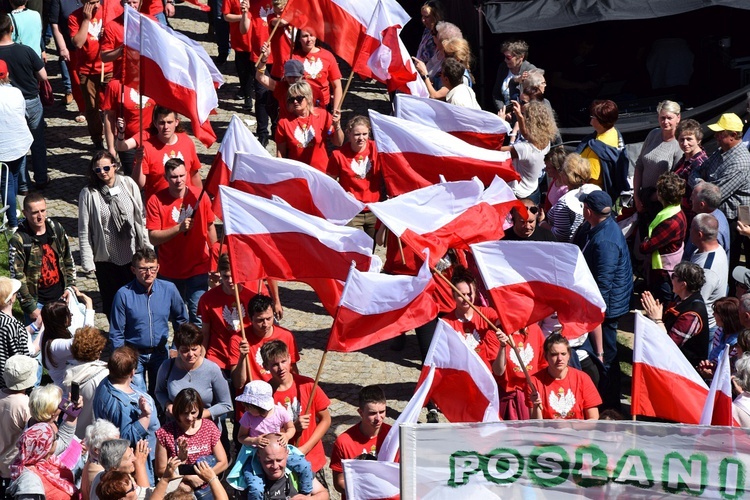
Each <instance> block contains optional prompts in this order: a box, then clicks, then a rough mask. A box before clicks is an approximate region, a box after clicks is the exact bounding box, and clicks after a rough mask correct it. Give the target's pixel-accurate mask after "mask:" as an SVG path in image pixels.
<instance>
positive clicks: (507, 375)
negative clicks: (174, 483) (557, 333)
mask: <svg viewBox="0 0 750 500" xmlns="http://www.w3.org/2000/svg"><path fill="white" fill-rule="evenodd" d="M508 337H512V338H513V343H514V344H515V345H516V347H517V348H518V354H520V355H521V361H522V362H523V365H524V366H526V371H527V372H528V373H530V374H532V373H536V372H537V371H539V370H540V369H541V368H545V367H546V366H547V360H545V359H544V347H543V344H544V334H543V333H542V329H541V328H539V325H537V324H536V323H532V324H531V325H529V326H527V327H526V328H522V329H520V330H519V331H517V332H515V333H513V334H511V335H507V334H506V333H505V332H497V339H498V340H499V341H500V354H499V355H498V357H496V358H495V362H494V363H492V373H494V375H495V380H496V381H497V387H498V389H499V390H500V418H501V419H503V420H528V419H529V417H530V416H531V415H530V413H529V408H528V406H527V405H526V388H527V384H526V375H524V373H523V369H522V368H521V363H520V362H519V359H518V358H517V357H516V355H515V354H514V352H513V349H512V348H510V347H509V346H508Z"/></svg>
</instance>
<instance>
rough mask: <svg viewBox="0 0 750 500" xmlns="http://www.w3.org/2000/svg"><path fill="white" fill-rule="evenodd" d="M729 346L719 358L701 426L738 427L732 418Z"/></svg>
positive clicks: (702, 414)
mask: <svg viewBox="0 0 750 500" xmlns="http://www.w3.org/2000/svg"><path fill="white" fill-rule="evenodd" d="M730 350H731V349H730V347H729V346H728V345H725V346H724V351H723V352H722V353H721V356H720V357H719V363H718V364H717V365H716V370H715V371H714V378H713V380H712V381H711V387H710V388H709V391H708V397H707V398H706V404H705V405H703V411H702V412H701V420H700V424H701V425H726V426H733V425H736V424H735V421H734V418H733V417H732V369H731V367H730V366H729V351H730Z"/></svg>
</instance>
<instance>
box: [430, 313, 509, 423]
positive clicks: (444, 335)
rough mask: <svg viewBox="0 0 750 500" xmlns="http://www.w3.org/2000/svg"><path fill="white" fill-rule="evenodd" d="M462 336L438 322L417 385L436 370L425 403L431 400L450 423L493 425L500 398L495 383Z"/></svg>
mask: <svg viewBox="0 0 750 500" xmlns="http://www.w3.org/2000/svg"><path fill="white" fill-rule="evenodd" d="M461 337H462V336H461V335H460V334H459V333H458V332H457V331H455V330H454V329H452V328H451V327H450V326H448V324H447V323H446V322H444V321H443V320H438V324H437V326H436V327H435V334H434V336H433V337H432V342H431V343H430V350H429V351H427V357H426V358H425V360H424V363H423V364H422V375H421V376H420V381H419V382H418V384H420V386H421V384H422V383H423V381H424V380H427V376H428V375H429V372H430V367H434V368H435V374H434V379H433V381H432V387H431V389H430V392H429V395H428V396H427V399H426V400H432V401H434V402H435V404H436V405H437V406H438V407H439V408H440V411H441V412H443V415H444V416H445V418H446V419H448V421H449V422H453V423H456V422H496V421H498V420H499V418H498V415H499V411H500V398H499V395H498V390H497V383H496V382H495V379H494V378H493V377H492V374H491V373H490V370H489V368H487V365H486V364H485V362H484V361H482V358H480V357H479V355H478V354H477V353H476V352H474V351H473V350H472V349H470V348H469V346H467V345H466V344H465V343H464V341H463V339H462V338H461Z"/></svg>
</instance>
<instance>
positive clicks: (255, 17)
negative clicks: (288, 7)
mask: <svg viewBox="0 0 750 500" xmlns="http://www.w3.org/2000/svg"><path fill="white" fill-rule="evenodd" d="M249 13H250V31H249V33H250V48H251V54H252V55H251V56H250V57H251V58H252V60H253V62H258V58H259V57H260V48H261V47H262V46H263V44H264V43H266V41H268V35H269V31H268V16H270V15H271V14H273V3H271V0H250V11H249ZM267 62H268V64H273V59H272V57H271V54H269V55H268V61H267Z"/></svg>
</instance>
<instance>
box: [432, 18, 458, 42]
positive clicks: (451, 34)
mask: <svg viewBox="0 0 750 500" xmlns="http://www.w3.org/2000/svg"><path fill="white" fill-rule="evenodd" d="M435 31H436V32H437V39H438V41H439V42H440V43H442V42H443V40H448V39H451V38H463V37H464V35H463V33H461V28H459V27H458V26H456V25H455V24H453V23H449V22H447V21H440V22H439V23H437V24H436V25H435Z"/></svg>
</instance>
